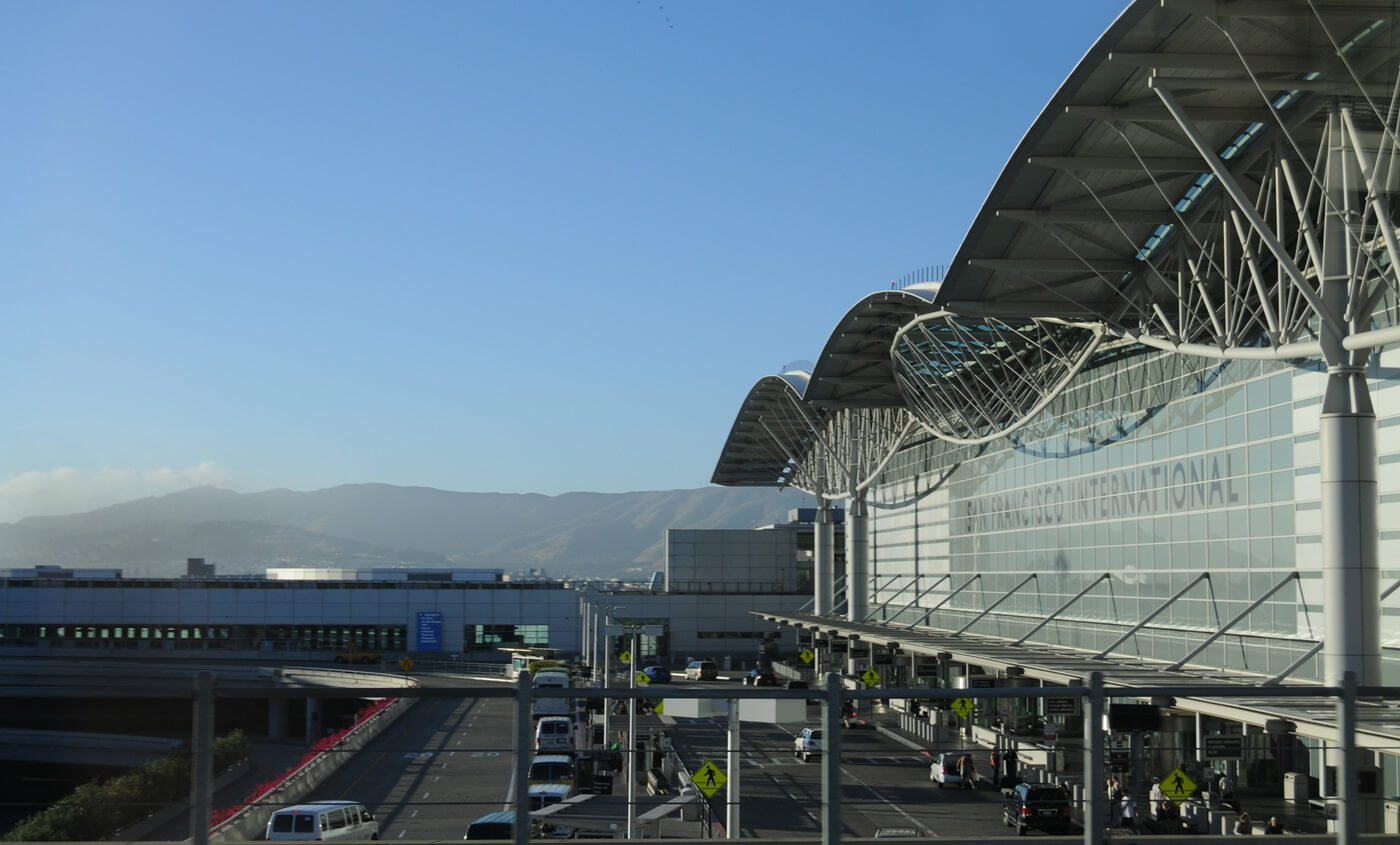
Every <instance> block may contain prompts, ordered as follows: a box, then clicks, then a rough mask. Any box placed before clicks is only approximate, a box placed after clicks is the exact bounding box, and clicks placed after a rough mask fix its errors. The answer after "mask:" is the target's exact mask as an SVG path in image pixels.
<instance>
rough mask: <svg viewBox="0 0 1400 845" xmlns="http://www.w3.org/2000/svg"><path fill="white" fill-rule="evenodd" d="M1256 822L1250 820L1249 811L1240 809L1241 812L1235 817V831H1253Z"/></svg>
mask: <svg viewBox="0 0 1400 845" xmlns="http://www.w3.org/2000/svg"><path fill="white" fill-rule="evenodd" d="M1253 832H1254V824H1253V823H1252V822H1251V821H1250V820H1249V811H1248V810H1240V814H1239V815H1238V816H1237V817H1235V833H1253Z"/></svg>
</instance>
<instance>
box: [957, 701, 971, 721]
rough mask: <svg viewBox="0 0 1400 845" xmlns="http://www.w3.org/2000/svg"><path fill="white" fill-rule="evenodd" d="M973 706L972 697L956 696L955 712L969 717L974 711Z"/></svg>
mask: <svg viewBox="0 0 1400 845" xmlns="http://www.w3.org/2000/svg"><path fill="white" fill-rule="evenodd" d="M972 707H973V704H972V699H970V698H955V699H953V712H954V713H957V714H958V715H959V716H961V717H963V718H964V719H966V718H967V714H969V713H971V712H972Z"/></svg>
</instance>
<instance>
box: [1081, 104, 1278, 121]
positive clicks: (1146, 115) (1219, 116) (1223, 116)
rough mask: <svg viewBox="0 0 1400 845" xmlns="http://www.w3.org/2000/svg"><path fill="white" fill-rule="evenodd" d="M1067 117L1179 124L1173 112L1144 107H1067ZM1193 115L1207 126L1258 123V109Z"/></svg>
mask: <svg viewBox="0 0 1400 845" xmlns="http://www.w3.org/2000/svg"><path fill="white" fill-rule="evenodd" d="M1065 114H1072V115H1075V116H1077V117H1088V118H1092V119H1094V120H1121V121H1126V122H1128V123H1176V118H1174V117H1172V114H1171V112H1169V111H1167V110H1166V109H1164V108H1162V107H1161V106H1159V105H1157V104H1155V103H1154V104H1147V103H1141V104H1136V105H1131V106H1079V105H1069V106H1065ZM1191 115H1192V116H1193V117H1195V118H1196V119H1197V120H1200V121H1204V122H1206V123H1251V122H1253V121H1255V120H1257V119H1258V115H1259V110H1258V109H1257V108H1254V109H1248V108H1239V107H1235V106H1200V107H1198V108H1194V109H1192V110H1191Z"/></svg>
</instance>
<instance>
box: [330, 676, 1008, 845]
mask: <svg viewBox="0 0 1400 845" xmlns="http://www.w3.org/2000/svg"><path fill="white" fill-rule="evenodd" d="M434 683H435V685H437V684H440V683H442V682H441V681H435V682H434ZM719 683H729V682H724V681H721V682H719ZM732 683H733V684H734V686H738V682H737V681H733V682H732ZM668 686H669V688H670V689H681V688H684V687H685V686H687V685H686V684H672V685H668ZM706 686H713V684H707V685H706ZM668 691H669V690H668ZM513 716H514V703H513V702H512V701H511V700H510V699H505V698H498V699H479V698H469V699H462V700H453V699H441V700H440V699H425V700H423V701H420V702H418V703H417V704H416V705H415V706H414V708H413V710H412V711H411V712H410V713H408V714H406V715H405V717H404V718H401V719H399V720H398V721H396V722H395V723H394V724H393V725H392V726H390V728H388V729H387V730H386V731H385V732H384V733H383V734H381V735H380V736H379V737H378V738H377V739H376V740H375V741H374V742H373V743H371V744H370V745H369V746H368V747H367V748H366V749H364V750H363V751H361V752H360V753H359V754H357V755H355V757H354V759H353V760H351V761H350V762H349V763H347V764H346V765H345V766H344V767H342V768H341V769H340V771H338V772H337V773H336V774H335V775H334V776H332V777H331V778H330V779H329V780H328V781H327V782H326V783H325V784H323V786H322V788H321V789H319V790H317V794H316V796H315V797H316V798H327V799H329V798H347V799H352V800H356V801H361V802H364V803H365V804H366V805H367V806H369V807H371V808H372V809H373V810H374V811H375V814H376V815H377V816H378V818H379V822H380V828H381V837H382V838H383V839H384V840H396V839H402V840H440V839H460V838H461V836H462V833H463V831H464V830H465V828H466V825H467V824H468V823H469V822H470V821H471V820H472V819H475V818H477V817H478V816H480V815H482V814H484V813H487V812H492V811H495V810H499V809H505V805H506V802H507V801H508V800H509V798H510V796H511V794H512V785H511V778H512V772H513V760H512V750H511V748H510V743H511V739H512V737H513V735H514V734H513V724H512V722H513ZM819 718H820V708H819V707H818V706H816V705H811V706H809V708H808V722H807V723H806V724H812V725H815V724H817V722H818V720H819ZM802 727H803V724H791V725H759V724H751V723H744V724H743V726H742V727H741V730H740V741H741V742H740V744H741V749H742V756H741V759H742V761H743V762H742V765H743V770H742V772H741V776H740V786H741V791H742V799H741V801H742V803H741V805H740V809H741V814H740V815H741V828H742V830H743V835H744V836H746V837H763V838H779V837H793V836H817V835H819V834H820V831H821V772H822V766H821V763H820V762H819V761H818V760H816V759H814V760H813V761H812V762H810V763H803V762H801V761H800V760H798V759H797V758H796V757H795V756H794V755H793V753H792V740H793V736H794V734H796V733H797V732H798V731H800V730H801V729H802ZM666 730H667V733H668V734H669V735H670V736H671V739H672V743H673V746H674V747H675V749H676V751H677V752H678V753H679V754H680V755H681V758H682V759H683V760H684V761H685V762H686V764H687V766H688V767H689V768H690V769H691V770H692V771H694V770H695V769H698V768H699V766H700V765H701V764H703V763H704V762H705V761H707V760H712V761H714V762H715V763H716V765H719V766H722V767H723V766H724V765H725V746H726V741H727V740H726V727H725V724H724V721H723V720H712V719H677V720H675V724H674V725H672V726H670V727H668V728H667V729H666ZM928 764H929V760H928V758H927V757H926V756H924V755H923V754H921V753H920V752H919V751H918V750H915V749H911V748H909V747H907V746H905V745H902V744H900V743H898V742H896V741H894V740H892V739H890V738H888V737H885V736H883V735H882V734H880V733H878V732H877V731H875V730H873V729H871V728H852V729H850V730H845V731H843V733H842V763H841V773H842V787H841V796H842V821H843V826H844V827H845V832H846V834H847V835H849V836H872V835H874V833H875V831H876V829H878V828H881V827H916V828H920V829H922V830H924V831H927V832H928V833H929V834H931V835H935V836H938V835H942V836H948V835H953V836H960V837H966V836H1000V835H1005V834H1006V833H1007V829H1006V828H1005V827H1003V826H1002V824H1001V803H1000V798H1001V796H1000V793H999V792H997V791H996V790H990V789H988V790H981V791H971V790H955V789H946V790H940V789H939V788H938V786H937V784H936V783H932V782H930V781H929V779H928ZM617 788H618V790H619V792H620V791H621V790H622V789H623V786H622V782H621V779H619V781H618V787H617ZM643 792H644V790H643ZM724 798H725V793H724V792H720V793H719V794H717V795H716V796H715V798H714V799H713V800H712V806H714V808H715V810H716V813H717V816H718V818H719V819H720V820H721V821H722V820H723V819H724V815H725V809H724ZM677 824H680V823H679V822H677ZM694 835H695V836H697V837H698V836H700V835H701V832H700V830H699V826H698V824H697V825H696V829H695V831H694Z"/></svg>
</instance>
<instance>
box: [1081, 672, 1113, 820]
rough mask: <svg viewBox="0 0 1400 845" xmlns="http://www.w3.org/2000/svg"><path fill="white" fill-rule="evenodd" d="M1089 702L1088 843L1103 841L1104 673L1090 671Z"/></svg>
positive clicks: (1086, 713)
mask: <svg viewBox="0 0 1400 845" xmlns="http://www.w3.org/2000/svg"><path fill="white" fill-rule="evenodd" d="M1088 681H1089V706H1088V707H1087V708H1085V710H1084V798H1085V800H1084V845H1103V841H1104V832H1103V831H1104V824H1105V819H1104V815H1105V814H1106V813H1107V812H1108V808H1107V807H1106V806H1104V805H1105V804H1106V803H1107V802H1106V801H1105V800H1104V799H1105V798H1106V797H1107V794H1106V793H1105V792H1104V780H1105V779H1104V771H1103V758H1104V753H1103V752H1104V747H1103V698H1104V695H1103V673H1102V672H1090V673H1089V678H1088Z"/></svg>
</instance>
